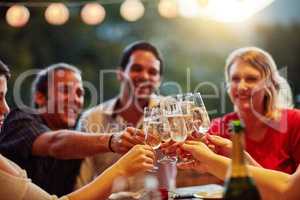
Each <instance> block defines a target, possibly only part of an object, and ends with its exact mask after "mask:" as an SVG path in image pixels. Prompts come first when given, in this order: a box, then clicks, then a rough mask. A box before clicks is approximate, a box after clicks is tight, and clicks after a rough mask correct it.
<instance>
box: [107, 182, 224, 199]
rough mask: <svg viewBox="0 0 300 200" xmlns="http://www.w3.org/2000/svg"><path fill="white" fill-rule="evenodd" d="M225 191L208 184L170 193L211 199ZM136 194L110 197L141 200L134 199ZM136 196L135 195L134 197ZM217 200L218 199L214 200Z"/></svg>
mask: <svg viewBox="0 0 300 200" xmlns="http://www.w3.org/2000/svg"><path fill="white" fill-rule="evenodd" d="M222 191H223V186H221V185H217V184H208V185H200V186H190V187H182V188H177V189H176V190H175V191H174V192H170V194H171V195H172V194H180V195H188V194H190V195H191V194H195V193H198V194H201V195H203V196H206V197H209V196H210V195H213V194H216V193H218V194H220V193H222ZM133 194H135V193H132V192H119V193H114V194H113V195H111V196H110V198H109V199H110V200H136V199H140V198H139V197H138V196H137V197H133V196H132V195H133ZM134 196H135V195H134ZM181 199H184V200H191V199H193V200H194V199H195V200H196V199H197V200H199V199H201V198H181ZM203 199H207V200H208V199H209V198H203ZM214 199H216V198H214Z"/></svg>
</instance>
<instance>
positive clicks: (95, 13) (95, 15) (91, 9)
mask: <svg viewBox="0 0 300 200" xmlns="http://www.w3.org/2000/svg"><path fill="white" fill-rule="evenodd" d="M105 14H106V13H105V9H104V8H103V6H101V5H100V4H98V3H88V4H86V5H85V6H84V7H83V8H82V10H81V19H82V21H83V22H84V23H86V24H88V25H97V24H100V23H101V22H102V21H103V20H104V18H105Z"/></svg>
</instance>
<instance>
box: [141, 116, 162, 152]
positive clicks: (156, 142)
mask: <svg viewBox="0 0 300 200" xmlns="http://www.w3.org/2000/svg"><path fill="white" fill-rule="evenodd" d="M162 131H163V124H162V122H159V121H152V120H150V121H149V122H148V126H147V128H146V141H145V142H146V144H148V145H149V146H151V147H152V148H153V149H158V148H159V147H160V145H161V132H162Z"/></svg>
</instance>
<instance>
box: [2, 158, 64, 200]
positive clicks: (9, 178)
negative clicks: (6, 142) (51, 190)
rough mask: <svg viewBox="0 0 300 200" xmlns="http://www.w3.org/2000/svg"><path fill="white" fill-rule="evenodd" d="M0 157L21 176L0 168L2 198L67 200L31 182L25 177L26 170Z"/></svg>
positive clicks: (5, 199)
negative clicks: (50, 193)
mask: <svg viewBox="0 0 300 200" xmlns="http://www.w3.org/2000/svg"><path fill="white" fill-rule="evenodd" d="M0 159H1V160H4V161H5V162H8V163H9V164H10V165H11V166H12V167H14V168H15V169H16V170H17V171H18V172H19V174H21V177H16V176H13V175H10V174H8V173H7V172H4V171H2V170H1V169H0V198H1V199H3V200H68V198H67V197H65V196H64V197H61V198H59V199H58V198H57V197H56V196H54V195H49V194H48V193H47V192H45V191H44V190H43V189H41V188H40V187H38V186H37V185H35V184H34V183H32V182H31V180H30V179H29V178H27V174H26V171H24V170H22V169H21V168H20V167H19V166H18V165H16V164H15V163H13V162H12V161H10V160H8V159H7V158H5V157H3V156H2V155H1V154H0Z"/></svg>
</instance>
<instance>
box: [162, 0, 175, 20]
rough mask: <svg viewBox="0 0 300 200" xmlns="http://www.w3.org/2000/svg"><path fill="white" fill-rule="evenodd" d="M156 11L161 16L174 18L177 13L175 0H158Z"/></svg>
mask: <svg viewBox="0 0 300 200" xmlns="http://www.w3.org/2000/svg"><path fill="white" fill-rule="evenodd" d="M158 12H159V14H160V15H161V16H162V17H165V18H175V17H176V16H177V14H178V8H177V1H176V0H160V2H159V4H158Z"/></svg>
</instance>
